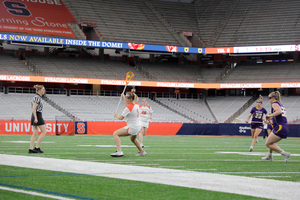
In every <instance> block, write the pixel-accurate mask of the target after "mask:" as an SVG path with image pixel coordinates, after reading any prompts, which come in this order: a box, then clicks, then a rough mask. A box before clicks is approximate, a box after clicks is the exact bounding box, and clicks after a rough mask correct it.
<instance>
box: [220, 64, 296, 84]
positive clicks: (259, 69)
mask: <svg viewBox="0 0 300 200" xmlns="http://www.w3.org/2000/svg"><path fill="white" fill-rule="evenodd" d="M253 72H255V73H253ZM299 74H300V67H299V64H294V63H264V64H241V65H238V66H237V67H236V68H234V69H233V70H232V71H230V72H229V73H228V74H227V75H226V77H225V79H223V80H222V82H286V81H291V82H293V81H299Z"/></svg>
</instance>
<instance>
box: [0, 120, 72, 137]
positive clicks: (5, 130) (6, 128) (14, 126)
mask: <svg viewBox="0 0 300 200" xmlns="http://www.w3.org/2000/svg"><path fill="white" fill-rule="evenodd" d="M45 126H46V131H47V134H48V135H55V133H58V134H60V135H73V134H74V122H58V123H57V124H55V121H46V124H45ZM1 134H2V135H28V134H32V126H31V124H30V121H18V120H12V121H6V120H2V121H0V135H1Z"/></svg>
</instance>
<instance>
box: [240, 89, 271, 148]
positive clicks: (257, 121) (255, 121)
mask: <svg viewBox="0 0 300 200" xmlns="http://www.w3.org/2000/svg"><path fill="white" fill-rule="evenodd" d="M262 99H263V97H262V96H261V95H259V98H258V99H257V101H256V103H257V105H256V107H253V108H252V110H251V111H250V115H249V116H248V118H247V120H246V121H245V122H246V123H248V122H249V119H250V117H251V116H252V121H251V125H250V127H251V136H252V138H253V139H252V144H251V146H250V149H249V151H253V146H254V145H255V143H256V142H258V140H257V137H258V135H259V134H260V132H261V131H262V129H263V128H264V124H263V115H264V114H267V110H266V109H264V108H263V107H262Z"/></svg>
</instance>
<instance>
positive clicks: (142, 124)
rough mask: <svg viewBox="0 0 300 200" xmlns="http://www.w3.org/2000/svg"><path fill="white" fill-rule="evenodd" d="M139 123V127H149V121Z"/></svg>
mask: <svg viewBox="0 0 300 200" xmlns="http://www.w3.org/2000/svg"><path fill="white" fill-rule="evenodd" d="M140 121H141V126H142V127H145V128H148V127H149V120H145V121H143V120H140Z"/></svg>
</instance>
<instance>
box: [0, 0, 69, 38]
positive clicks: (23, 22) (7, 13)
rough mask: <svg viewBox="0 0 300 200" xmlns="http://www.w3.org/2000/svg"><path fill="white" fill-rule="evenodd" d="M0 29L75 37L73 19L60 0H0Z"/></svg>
mask: <svg viewBox="0 0 300 200" xmlns="http://www.w3.org/2000/svg"><path fill="white" fill-rule="evenodd" d="M0 13H1V18H0V31H4V32H22V33H31V34H39V35H58V36H66V37H75V35H74V34H73V32H72V30H71V29H70V27H69V26H68V21H71V22H74V21H75V19H74V17H73V16H72V14H71V13H70V12H69V10H68V9H67V7H66V6H65V5H64V4H63V2H62V1H61V0H35V1H33V0H31V1H30V0H26V1H25V0H13V1H12V0H11V1H10V0H0Z"/></svg>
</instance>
